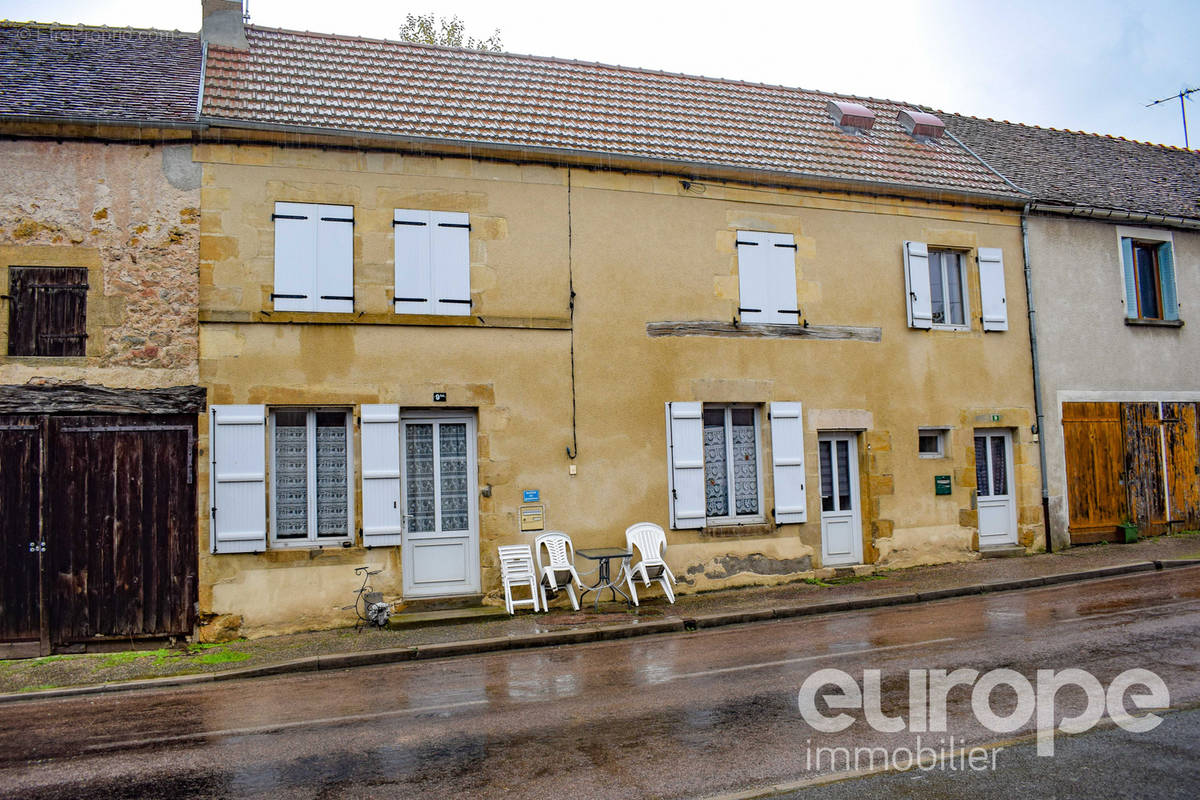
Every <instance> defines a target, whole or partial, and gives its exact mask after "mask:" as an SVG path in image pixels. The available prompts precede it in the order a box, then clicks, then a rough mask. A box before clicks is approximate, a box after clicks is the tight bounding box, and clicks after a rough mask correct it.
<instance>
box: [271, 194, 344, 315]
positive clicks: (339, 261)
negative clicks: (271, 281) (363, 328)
mask: <svg viewBox="0 0 1200 800" xmlns="http://www.w3.org/2000/svg"><path fill="white" fill-rule="evenodd" d="M271 219H272V220H274V222H275V289H274V291H273V292H272V293H271V300H272V301H273V302H274V308H275V310H276V311H326V312H335V313H343V314H348V313H350V312H352V311H354V206H328V205H318V204H316V203H276V204H275V213H274V214H272V215H271Z"/></svg>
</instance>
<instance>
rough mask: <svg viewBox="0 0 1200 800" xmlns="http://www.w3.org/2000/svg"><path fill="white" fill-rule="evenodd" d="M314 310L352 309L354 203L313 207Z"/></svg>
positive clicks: (340, 310) (348, 310) (341, 310)
mask: <svg viewBox="0 0 1200 800" xmlns="http://www.w3.org/2000/svg"><path fill="white" fill-rule="evenodd" d="M316 209H317V214H318V218H317V302H316V310H317V311H332V312H340V313H343V314H349V313H351V312H352V311H354V206H316Z"/></svg>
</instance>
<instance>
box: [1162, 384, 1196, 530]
mask: <svg viewBox="0 0 1200 800" xmlns="http://www.w3.org/2000/svg"><path fill="white" fill-rule="evenodd" d="M1162 425H1163V452H1164V455H1165V456H1166V468H1167V497H1168V500H1169V506H1170V509H1169V510H1170V518H1171V524H1172V525H1173V526H1175V525H1178V526H1181V527H1185V528H1196V527H1197V526H1200V448H1198V447H1197V412H1196V404H1195V403H1163V405H1162Z"/></svg>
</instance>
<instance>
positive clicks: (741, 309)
mask: <svg viewBox="0 0 1200 800" xmlns="http://www.w3.org/2000/svg"><path fill="white" fill-rule="evenodd" d="M738 311H739V312H745V311H755V312H758V313H760V314H761V313H762V309H761V308H742V307H741V306H738Z"/></svg>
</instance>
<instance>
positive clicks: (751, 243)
mask: <svg viewBox="0 0 1200 800" xmlns="http://www.w3.org/2000/svg"><path fill="white" fill-rule="evenodd" d="M734 244H736V245H738V246H741V245H743V244H744V245H746V246H747V247H758V242H743V241H742V240H741V239H738V240H737V241H736V242H734Z"/></svg>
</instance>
